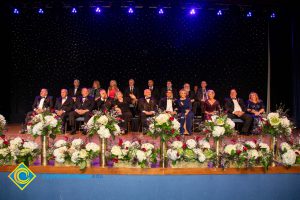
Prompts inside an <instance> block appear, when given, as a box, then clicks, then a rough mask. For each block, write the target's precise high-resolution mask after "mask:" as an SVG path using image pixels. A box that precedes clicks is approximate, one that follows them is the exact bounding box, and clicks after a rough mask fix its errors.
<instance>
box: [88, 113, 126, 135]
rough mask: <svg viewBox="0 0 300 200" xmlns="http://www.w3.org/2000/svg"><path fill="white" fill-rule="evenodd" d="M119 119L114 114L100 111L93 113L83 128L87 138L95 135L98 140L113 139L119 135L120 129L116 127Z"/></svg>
mask: <svg viewBox="0 0 300 200" xmlns="http://www.w3.org/2000/svg"><path fill="white" fill-rule="evenodd" d="M119 121H120V119H119V118H118V117H117V115H116V114H115V113H114V112H106V113H103V112H101V111H95V112H94V115H93V116H92V117H91V118H90V120H89V121H88V122H87V124H86V126H85V127H84V128H85V129H86V130H87V132H88V134H89V136H93V135H94V134H95V133H97V134H98V135H99V137H100V138H106V139H107V138H110V137H111V136H112V137H113V138H114V137H115V136H116V135H118V134H120V133H121V128H120V126H119V125H118V122H119Z"/></svg>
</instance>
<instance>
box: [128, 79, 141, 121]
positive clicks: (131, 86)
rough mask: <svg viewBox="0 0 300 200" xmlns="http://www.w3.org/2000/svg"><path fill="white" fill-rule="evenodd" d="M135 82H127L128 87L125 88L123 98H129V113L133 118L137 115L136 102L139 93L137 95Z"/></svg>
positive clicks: (131, 80)
mask: <svg viewBox="0 0 300 200" xmlns="http://www.w3.org/2000/svg"><path fill="white" fill-rule="evenodd" d="M134 84H135V82H134V80H133V79H130V80H129V81H128V87H127V88H125V92H124V95H125V98H129V99H130V105H129V108H130V111H131V113H132V116H135V115H136V113H137V102H138V99H139V97H140V93H139V89H138V88H137V87H135V85H134Z"/></svg>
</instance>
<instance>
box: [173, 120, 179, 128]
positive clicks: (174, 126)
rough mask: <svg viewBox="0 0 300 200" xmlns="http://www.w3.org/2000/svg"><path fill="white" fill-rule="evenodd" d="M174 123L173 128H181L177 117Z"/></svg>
mask: <svg viewBox="0 0 300 200" xmlns="http://www.w3.org/2000/svg"><path fill="white" fill-rule="evenodd" d="M172 125H173V128H174V129H175V130H179V128H180V123H179V121H178V120H177V119H174V120H173V121H172Z"/></svg>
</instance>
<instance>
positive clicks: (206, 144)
mask: <svg viewBox="0 0 300 200" xmlns="http://www.w3.org/2000/svg"><path fill="white" fill-rule="evenodd" d="M198 144H199V146H200V147H201V148H203V149H210V144H209V142H207V141H206V140H205V139H203V140H200V141H199V142H198Z"/></svg>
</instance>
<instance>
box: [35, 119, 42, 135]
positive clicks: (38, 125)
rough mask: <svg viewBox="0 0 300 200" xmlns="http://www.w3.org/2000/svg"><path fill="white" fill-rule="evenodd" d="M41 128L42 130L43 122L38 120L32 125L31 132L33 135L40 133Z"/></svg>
mask: <svg viewBox="0 0 300 200" xmlns="http://www.w3.org/2000/svg"><path fill="white" fill-rule="evenodd" d="M42 130H43V123H42V122H39V123H37V124H35V125H34V126H33V128H32V134H33V135H42Z"/></svg>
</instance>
